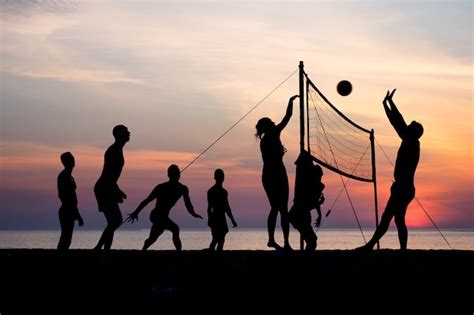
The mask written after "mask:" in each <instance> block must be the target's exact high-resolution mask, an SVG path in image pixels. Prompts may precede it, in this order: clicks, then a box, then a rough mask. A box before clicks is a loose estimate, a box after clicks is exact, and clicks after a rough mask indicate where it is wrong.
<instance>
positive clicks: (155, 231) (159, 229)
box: [142, 223, 165, 250]
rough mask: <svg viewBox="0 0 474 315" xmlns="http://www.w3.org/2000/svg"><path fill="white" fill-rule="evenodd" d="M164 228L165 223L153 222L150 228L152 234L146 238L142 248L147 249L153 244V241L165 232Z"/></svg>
mask: <svg viewBox="0 0 474 315" xmlns="http://www.w3.org/2000/svg"><path fill="white" fill-rule="evenodd" d="M164 230H165V227H164V226H163V224H158V223H153V225H152V226H151V229H150V235H149V236H148V238H147V239H146V240H145V243H143V248H142V250H147V249H148V248H149V247H150V246H151V245H153V243H155V242H156V240H157V239H158V238H159V237H160V235H161V234H163V232H164Z"/></svg>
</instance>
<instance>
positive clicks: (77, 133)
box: [0, 0, 474, 229]
mask: <svg viewBox="0 0 474 315" xmlns="http://www.w3.org/2000/svg"><path fill="white" fill-rule="evenodd" d="M0 3H1V26H0V103H1V111H0V135H1V137H0V229H55V228H59V221H58V215H57V211H58V208H59V200H58V197H57V192H56V177H57V175H58V173H59V172H60V171H61V170H62V166H61V163H60V160H59V155H60V154H61V153H62V152H65V151H70V152H72V153H73V154H74V156H75V157H76V168H75V169H74V172H73V176H74V177H75V179H76V182H77V185H78V190H77V194H78V199H79V209H80V211H81V213H82V214H83V217H84V220H85V222H86V226H85V228H90V229H96V228H103V227H104V226H105V219H104V217H103V215H102V214H101V213H99V212H98V211H97V205H96V201H95V198H94V195H93V185H94V183H95V181H96V180H97V178H98V177H99V175H100V172H101V168H102V163H103V153H104V151H105V150H106V149H107V147H108V146H109V145H110V144H112V142H113V137H112V128H113V126H114V125H116V124H124V125H126V126H127V127H128V128H129V130H130V131H131V140H130V142H129V143H128V144H127V145H126V146H125V149H124V155H125V160H126V162H125V167H124V170H123V173H122V176H121V179H120V182H119V185H120V186H121V187H122V189H123V190H124V191H125V192H126V193H127V194H128V199H127V200H126V201H125V202H124V203H123V204H122V205H121V209H122V213H123V214H124V215H126V214H127V213H130V212H132V211H133V210H134V209H135V208H136V206H137V205H138V204H139V202H140V201H141V200H142V199H143V198H145V197H146V196H147V195H148V194H149V192H150V191H151V190H152V189H153V187H154V186H155V185H156V184H158V183H160V182H163V181H165V180H167V177H166V169H167V167H168V166H169V165H170V164H172V163H175V164H178V165H179V166H181V167H184V166H185V165H186V164H188V163H189V162H190V161H191V160H192V159H193V158H194V157H195V156H196V155H197V154H199V153H200V152H201V151H202V150H203V149H204V148H206V147H207V146H208V145H209V144H210V143H212V141H214V140H215V139H216V138H217V137H218V136H220V135H221V134H222V133H223V132H224V131H225V130H226V129H227V128H228V127H230V126H231V125H232V124H233V123H234V122H236V121H237V120H238V119H239V118H241V117H242V115H244V114H245V113H246V112H247V111H248V110H249V109H250V108H251V107H252V106H254V105H255V104H256V103H257V102H258V101H259V100H260V99H261V98H262V97H264V96H265V95H266V94H267V93H269V92H270V91H271V90H272V89H273V88H274V87H276V86H277V85H278V84H279V83H280V82H281V81H283V80H284V79H285V78H286V77H287V76H288V75H289V74H290V73H292V72H293V71H294V70H296V69H297V67H298V63H299V61H300V60H303V61H304V63H305V69H306V71H307V73H308V74H309V75H310V77H311V78H312V79H313V81H314V82H315V83H316V84H317V85H318V86H319V87H320V89H321V90H322V92H323V93H325V94H326V96H327V97H328V98H329V99H330V100H331V102H332V103H333V104H335V105H336V106H337V107H338V108H339V109H340V110H341V111H342V112H343V113H344V114H346V115H347V116H348V117H350V118H352V119H353V120H355V121H356V122H357V123H358V124H359V125H361V126H363V127H365V128H367V129H372V128H373V129H374V130H375V135H376V139H377V141H378V142H379V143H380V145H381V146H382V147H383V148H384V150H385V151H386V152H387V154H388V155H389V157H390V158H391V159H392V160H393V161H394V160H395V157H396V152H397V149H398V146H399V144H400V139H399V138H398V137H397V135H396V133H395V131H394V130H393V128H392V127H391V125H390V124H389V122H388V119H387V118H386V116H385V113H384V110H383V107H382V104H381V101H382V99H383V97H384V95H385V92H386V91H387V89H393V88H397V93H396V94H395V97H394V101H395V103H396V104H397V105H398V108H399V109H400V111H401V112H402V114H403V115H404V117H405V120H406V121H407V122H410V121H411V120H417V121H419V122H421V123H422V124H423V126H424V128H425V133H424V136H423V137H422V138H421V160H420V164H419V166H418V170H417V173H416V177H415V183H416V189H417V197H418V199H419V200H420V201H421V203H422V204H423V205H424V207H425V208H426V210H427V211H428V212H429V213H430V215H431V216H432V218H433V219H434V220H435V221H436V223H437V224H438V225H439V226H440V227H441V228H472V227H473V223H474V215H473V208H474V207H473V205H474V197H473V196H474V187H473V184H474V176H473V175H474V174H473V169H474V163H473V137H474V134H473V125H474V116H473V64H472V62H473V31H472V30H473V25H472V24H473V21H472V19H473V7H472V1H457V0H455V1H428V0H426V1H331V2H329V1H321V2H319V1H308V2H305V1H302V2H295V1H278V2H273V1H271V2H270V1H256V2H255V3H254V2H252V1H250V2H241V1H225V0H223V1H131V0H130V1H80V2H76V1H19V2H16V1H5V0H1V1H0ZM340 80H349V81H350V82H351V83H352V85H353V91H352V93H351V94H350V95H349V96H347V97H342V96H340V95H338V94H337V91H336V85H337V83H338V82H339V81H340ZM294 94H298V76H297V74H295V75H293V76H292V77H291V79H290V80H288V81H287V82H286V83H285V84H284V85H283V86H282V87H281V88H279V89H278V90H277V91H276V92H275V93H274V94H272V96H271V97H269V98H268V99H267V100H266V101H265V102H264V103H263V104H262V105H261V106H259V107H258V108H257V109H256V110H255V111H254V112H252V113H251V114H250V115H249V116H248V117H247V118H246V119H245V120H243V121H242V122H241V123H240V124H239V125H238V126H237V127H236V128H235V129H233V130H232V131H231V132H230V133H229V134H228V135H227V136H226V137H224V138H223V139H222V140H221V141H220V142H218V143H217V144H216V145H215V146H214V147H213V148H212V149H211V150H209V151H208V152H207V153H206V154H205V155H204V156H203V157H202V158H201V159H199V160H198V161H197V162H196V163H195V164H193V165H192V166H191V167H190V168H189V169H187V170H186V171H185V172H184V173H183V174H182V177H181V181H182V182H183V183H184V184H186V185H187V186H188V187H189V189H190V192H191V199H192V201H193V204H194V206H195V209H196V211H197V212H198V213H200V214H202V215H205V213H206V208H207V203H206V191H207V190H208V189H209V188H210V187H211V186H212V185H213V183H214V180H213V171H214V169H215V168H222V169H224V171H225V173H226V181H225V183H224V186H225V187H226V188H227V190H228V191H229V200H230V204H231V207H232V209H233V212H234V216H235V218H236V220H237V222H238V223H239V226H240V227H244V228H245V227H248V228H250V227H265V226H266V217H267V214H268V211H269V204H268V201H267V199H266V195H265V193H264V190H263V187H262V185H261V180H260V176H261V166H262V162H261V156H260V151H259V143H258V141H257V140H256V139H255V137H254V133H255V128H254V127H255V124H256V122H257V120H258V119H259V118H261V117H264V116H268V117H270V118H272V119H273V120H275V121H279V120H280V119H281V118H282V117H283V115H284V112H285V109H286V104H287V102H288V98H289V97H290V96H292V95H294ZM298 115H299V112H298V110H297V108H295V111H294V115H293V118H292V120H291V121H290V124H289V126H288V127H287V128H286V129H285V130H284V131H283V133H282V142H283V143H284V145H285V147H286V148H287V149H288V152H287V154H286V155H285V157H284V161H285V164H286V167H287V171H288V174H289V181H290V203H289V206H291V200H292V198H293V197H292V196H293V182H294V173H295V165H294V161H295V159H296V157H297V155H298V150H299V146H298V143H299V134H298V130H299V129H298V128H299V121H298ZM376 154H377V176H378V180H379V204H380V212H382V211H383V209H384V207H385V203H386V201H387V198H388V193H389V187H390V184H391V181H392V179H393V176H392V173H393V167H392V166H391V165H390V164H389V163H388V162H387V160H386V158H385V156H384V155H383V153H382V152H381V151H380V150H379V149H378V148H377V152H376ZM323 182H324V183H325V184H326V191H325V195H326V204H325V205H323V211H324V212H326V211H327V209H328V207H329V206H330V205H331V204H332V203H333V200H334V198H335V197H336V195H337V194H338V193H339V191H340V190H341V182H340V179H339V177H338V176H336V175H335V174H333V173H331V171H329V170H325V171H324V177H323ZM348 185H349V191H350V193H351V197H353V201H354V204H355V206H356V210H357V213H358V215H359V218H360V220H361V223H362V225H363V226H365V227H368V228H372V227H373V226H374V210H373V190H372V185H371V184H367V183H357V182H354V181H350V182H349V184H348ZM151 209H152V206H151V205H150V206H149V207H148V208H146V209H145V210H144V211H142V213H141V214H140V221H139V222H138V224H137V225H134V226H132V227H133V228H136V227H138V228H147V227H149V226H150V222H149V221H148V215H149V212H150V210H151ZM171 217H172V218H173V219H174V220H175V221H176V222H177V223H178V224H179V225H180V226H182V227H185V228H207V226H206V221H205V220H203V221H200V220H196V219H194V218H192V217H191V216H190V215H189V214H188V213H187V212H186V211H185V210H184V205H183V203H182V202H181V201H180V202H178V204H177V206H176V207H175V208H174V209H173V210H172V212H171ZM407 223H408V225H409V227H431V224H430V222H429V221H428V219H427V218H426V216H425V214H424V213H423V212H422V210H421V209H420V207H419V206H418V204H416V203H415V202H412V204H411V205H410V207H409V209H408V214H407ZM324 227H328V228H329V227H331V228H336V227H344V228H356V227H357V225H356V221H355V219H354V217H353V214H352V211H351V210H350V208H349V205H348V202H347V199H346V197H345V195H344V194H343V195H341V197H340V199H339V200H338V202H337V203H336V204H335V205H334V207H333V208H332V213H331V215H330V216H329V218H328V219H327V221H326V222H325V226H324Z"/></svg>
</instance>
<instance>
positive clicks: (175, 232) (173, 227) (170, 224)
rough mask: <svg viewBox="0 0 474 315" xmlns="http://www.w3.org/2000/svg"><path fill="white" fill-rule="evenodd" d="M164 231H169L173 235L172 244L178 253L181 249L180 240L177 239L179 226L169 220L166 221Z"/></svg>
mask: <svg viewBox="0 0 474 315" xmlns="http://www.w3.org/2000/svg"><path fill="white" fill-rule="evenodd" d="M166 229H167V230H170V231H171V233H172V234H173V244H174V247H175V248H176V250H177V251H180V250H181V248H182V244H181V239H180V238H179V226H178V225H177V224H176V223H174V222H173V221H172V220H171V219H168V222H166Z"/></svg>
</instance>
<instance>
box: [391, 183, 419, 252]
mask: <svg viewBox="0 0 474 315" xmlns="http://www.w3.org/2000/svg"><path fill="white" fill-rule="evenodd" d="M414 196H415V193H414V192H413V193H412V192H410V193H409V194H408V196H407V197H406V198H405V199H404V200H402V201H401V202H400V204H399V208H398V209H396V210H395V224H396V226H397V230H398V241H399V242H400V249H401V250H406V249H407V243H408V229H407V225H406V223H405V215H406V212H407V208H408V205H409V204H410V202H411V201H412V200H413V198H414ZM402 199H403V198H402Z"/></svg>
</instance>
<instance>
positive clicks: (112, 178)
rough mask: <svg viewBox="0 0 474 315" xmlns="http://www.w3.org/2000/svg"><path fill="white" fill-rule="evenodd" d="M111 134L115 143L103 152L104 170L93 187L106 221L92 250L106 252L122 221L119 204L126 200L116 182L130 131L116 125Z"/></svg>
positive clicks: (123, 161) (100, 210)
mask: <svg viewBox="0 0 474 315" xmlns="http://www.w3.org/2000/svg"><path fill="white" fill-rule="evenodd" d="M112 134H113V136H114V138H115V142H114V143H113V144H112V145H111V146H110V147H109V148H108V149H107V151H105V155H104V168H103V169H102V174H101V175H100V177H99V179H98V180H97V183H96V184H95V186H94V193H95V197H96V199H97V204H98V206H99V212H103V213H104V215H105V219H106V220H107V226H106V227H105V229H104V232H103V233H102V236H101V237H100V240H99V242H98V243H97V245H96V246H95V248H94V249H96V250H100V249H102V248H103V249H105V250H108V249H110V248H111V247H112V241H113V239H114V232H115V230H117V229H118V228H119V226H120V225H121V224H122V221H123V218H122V213H121V212H120V208H119V203H122V202H123V200H124V199H126V198H127V195H126V194H125V193H124V192H123V191H122V190H121V189H120V188H119V186H118V183H117V182H118V179H119V178H120V174H121V173H122V169H123V166H124V164H125V159H124V157H123V147H124V146H125V144H126V143H127V142H128V141H129V140H130V131H128V129H127V127H125V126H124V125H117V126H115V127H114V129H113V131H112Z"/></svg>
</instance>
